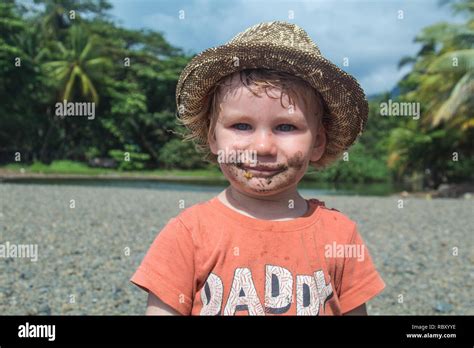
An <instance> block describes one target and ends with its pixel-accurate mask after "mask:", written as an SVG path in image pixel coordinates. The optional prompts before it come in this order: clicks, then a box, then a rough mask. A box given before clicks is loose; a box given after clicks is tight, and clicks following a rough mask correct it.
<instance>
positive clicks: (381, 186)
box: [3, 178, 403, 196]
mask: <svg viewBox="0 0 474 348" xmlns="http://www.w3.org/2000/svg"><path fill="white" fill-rule="evenodd" d="M3 182H8V183H18V184H31V185H36V184H41V185H69V186H95V187H97V186H99V187H117V188H135V189H136V188H143V189H150V190H176V191H192V192H214V193H216V194H217V193H219V192H221V191H222V190H223V189H224V188H226V187H227V186H228V185H229V184H228V182H226V181H219V180H215V181H213V180H208V179H203V180H193V181H192V182H187V181H184V180H181V181H180V180H166V181H160V180H156V179H150V180H147V179H133V180H132V179H123V178H120V179H109V178H100V179H99V178H97V179H96V178H93V179H77V178H74V179H66V178H64V179H62V178H41V179H34V178H27V179H21V178H15V179H4V180H3ZM298 190H299V191H300V192H301V193H302V194H304V195H307V196H315V195H360V196H388V195H390V194H393V193H395V192H400V191H402V190H403V188H402V187H399V186H396V185H393V184H391V183H372V184H366V183H364V184H347V183H338V184H330V183H317V182H311V181H309V182H308V181H301V182H300V184H299V185H298Z"/></svg>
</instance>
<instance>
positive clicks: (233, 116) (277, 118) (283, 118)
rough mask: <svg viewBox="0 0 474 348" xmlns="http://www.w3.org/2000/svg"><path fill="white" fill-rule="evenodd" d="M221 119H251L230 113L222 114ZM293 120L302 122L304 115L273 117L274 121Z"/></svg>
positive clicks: (296, 113) (247, 116)
mask: <svg viewBox="0 0 474 348" xmlns="http://www.w3.org/2000/svg"><path fill="white" fill-rule="evenodd" d="M223 118H224V119H229V118H230V119H233V118H242V119H246V120H252V119H253V117H251V116H249V115H247V114H239V113H230V114H224V115H223ZM292 118H293V119H294V120H295V121H298V120H303V119H304V115H303V114H301V113H300V112H294V113H292V114H290V113H287V114H279V115H276V116H275V117H274V119H275V120H291V119H292Z"/></svg>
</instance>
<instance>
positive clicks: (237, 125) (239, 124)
mask: <svg viewBox="0 0 474 348" xmlns="http://www.w3.org/2000/svg"><path fill="white" fill-rule="evenodd" d="M241 126H243V127H241ZM247 126H248V127H250V125H249V124H247V123H236V124H234V125H233V126H232V127H233V128H235V129H238V130H242V131H244V130H248V128H246V127H247Z"/></svg>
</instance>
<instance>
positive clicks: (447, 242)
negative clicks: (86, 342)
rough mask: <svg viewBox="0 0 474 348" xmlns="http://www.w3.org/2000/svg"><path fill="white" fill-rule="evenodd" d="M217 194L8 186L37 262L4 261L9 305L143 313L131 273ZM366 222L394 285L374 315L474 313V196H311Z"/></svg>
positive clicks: (2, 306) (365, 233) (8, 231)
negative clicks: (179, 218) (165, 232)
mask: <svg viewBox="0 0 474 348" xmlns="http://www.w3.org/2000/svg"><path fill="white" fill-rule="evenodd" d="M220 191H221V189H217V188H216V190H215V192H214V191H212V190H210V191H207V192H194V191H192V190H173V189H163V190H154V189H146V188H117V187H92V186H73V185H38V184H35V185H27V184H0V243H5V242H6V241H8V242H9V243H10V244H17V245H20V244H21V245H37V248H38V255H37V260H36V261H32V260H31V259H29V258H27V257H23V258H6V257H4V258H2V259H0V313H3V314H5V315H25V314H53V315H54V314H88V315H94V314H111V315H120V314H123V315H128V314H143V313H144V310H145V305H146V296H147V295H146V293H145V292H144V291H142V290H140V289H138V288H137V287H135V286H134V285H132V284H131V283H129V279H130V277H131V275H132V274H133V272H134V271H135V269H136V268H137V266H138V265H139V263H140V261H141V260H142V258H143V256H144V254H145V252H146V251H147V250H148V248H149V246H150V244H151V242H152V241H153V239H154V238H155V237H156V235H157V233H158V232H159V230H160V229H161V228H162V227H163V226H164V225H165V224H166V223H167V222H168V221H169V219H170V218H172V217H174V216H176V215H177V214H178V213H179V212H180V211H182V209H183V207H184V208H186V207H189V206H191V205H193V204H195V203H198V202H202V201H205V200H208V199H210V198H212V197H214V196H215V195H217V193H218V192H220ZM300 192H301V193H302V195H303V196H304V197H305V198H317V199H319V200H322V201H325V202H326V206H328V207H330V208H335V209H337V210H339V211H340V212H342V213H344V214H346V215H347V216H349V217H350V218H351V219H352V220H354V221H356V222H357V224H358V228H359V232H360V234H361V235H362V237H363V239H364V240H365V242H366V244H367V246H368V248H369V251H370V253H371V255H372V257H373V259H374V262H375V264H376V266H377V268H378V270H379V272H380V273H381V275H382V277H383V279H384V281H385V283H386V285H387V288H386V290H385V291H384V292H383V293H382V294H381V295H380V296H378V297H377V298H375V299H374V300H373V301H371V302H369V305H368V310H369V314H387V315H390V314H462V315H466V314H469V315H472V314H474V309H473V308H474V307H473V306H472V302H471V297H472V294H471V293H470V290H469V289H470V286H469V285H470V284H472V281H473V277H474V270H473V263H474V256H473V250H474V248H473V238H472V224H473V204H472V200H462V199H443V200H424V199H419V198H405V199H404V201H403V208H399V199H400V197H398V196H390V197H359V196H318V197H315V196H308V195H307V194H305V191H304V190H301V191H300Z"/></svg>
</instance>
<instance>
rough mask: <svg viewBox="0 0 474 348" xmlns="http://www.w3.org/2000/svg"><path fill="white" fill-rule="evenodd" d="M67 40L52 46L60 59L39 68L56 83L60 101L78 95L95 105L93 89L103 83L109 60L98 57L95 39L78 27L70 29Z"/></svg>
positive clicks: (98, 52)
mask: <svg viewBox="0 0 474 348" xmlns="http://www.w3.org/2000/svg"><path fill="white" fill-rule="evenodd" d="M68 39H69V40H68V42H67V44H68V45H67V46H65V45H64V44H63V43H62V42H56V43H55V45H56V47H57V49H58V51H59V53H60V59H59V60H55V61H52V62H47V63H44V64H43V68H44V69H45V71H47V73H48V75H49V76H51V77H52V78H53V79H54V80H55V81H57V83H58V84H59V93H58V94H59V100H60V101H62V100H72V99H74V98H75V97H76V96H82V97H83V98H85V99H88V100H92V101H93V102H95V103H99V94H98V93H97V88H96V86H97V84H100V83H101V82H102V81H103V80H104V77H105V74H104V70H106V69H108V68H109V67H110V66H111V61H110V60H109V59H108V58H107V57H102V56H100V50H99V47H98V40H97V37H96V36H88V35H87V33H86V32H85V30H84V29H82V28H81V27H80V26H73V27H71V29H70V30H69V36H68Z"/></svg>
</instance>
